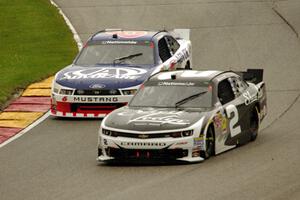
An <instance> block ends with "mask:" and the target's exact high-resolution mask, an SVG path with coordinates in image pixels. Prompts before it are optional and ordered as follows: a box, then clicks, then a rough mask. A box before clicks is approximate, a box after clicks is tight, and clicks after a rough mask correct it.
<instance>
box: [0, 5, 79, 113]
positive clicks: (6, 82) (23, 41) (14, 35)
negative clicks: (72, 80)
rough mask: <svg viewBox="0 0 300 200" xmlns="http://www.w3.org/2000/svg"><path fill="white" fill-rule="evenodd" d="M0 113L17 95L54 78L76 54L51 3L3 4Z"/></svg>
mask: <svg viewBox="0 0 300 200" xmlns="http://www.w3.org/2000/svg"><path fill="white" fill-rule="evenodd" d="M0 11H1V12H0V21H1V23H0V73H1V74H0V88H1V89H0V109H1V108H3V105H4V104H5V102H6V101H8V100H9V99H10V98H11V97H12V95H13V94H14V93H16V91H18V90H19V89H24V88H26V86H28V85H29V84H30V83H33V82H35V81H39V80H42V79H44V78H46V77H48V76H50V75H53V74H54V73H55V72H57V71H58V70H59V69H61V68H62V67H64V66H66V65H68V64H70V63H71V62H72V60H73V58H74V57H75V55H76V53H77V51H78V50H77V46H76V43H75V41H74V40H73V35H72V33H71V31H70V30H69V28H68V27H67V25H66V24H65V22H64V20H63V17H62V16H61V15H60V14H59V13H58V10H57V9H56V8H55V7H54V6H52V5H51V3H50V2H49V0H1V1H0Z"/></svg>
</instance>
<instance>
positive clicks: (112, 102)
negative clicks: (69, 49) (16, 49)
mask: <svg viewBox="0 0 300 200" xmlns="http://www.w3.org/2000/svg"><path fill="white" fill-rule="evenodd" d="M181 36H182V37H184V38H185V39H184V38H182V37H181ZM188 37H189V32H188V30H185V29H178V30H174V31H172V32H168V31H123V30H121V29H109V30H108V29H106V30H103V31H99V32H97V33H96V34H94V35H93V36H91V37H90V38H89V39H88V41H87V43H86V44H85V45H84V47H83V48H82V50H81V51H80V52H79V54H78V56H77V57H76V58H75V60H74V62H73V64H71V65H70V66H67V67H66V68H64V69H62V70H61V71H59V72H58V73H57V74H56V76H55V80H54V81H53V84H52V95H51V109H50V110H51V115H53V116H58V117H104V116H105V115H106V114H108V113H109V112H111V111H112V110H114V109H116V108H119V107H122V106H124V105H126V104H127V103H128V101H129V100H130V99H131V98H132V96H133V94H134V93H135V92H136V91H137V89H138V88H139V86H140V85H141V84H142V83H143V82H144V81H145V80H146V79H147V78H148V77H149V76H150V75H152V74H154V73H157V72H159V71H166V70H174V69H176V68H184V69H190V68H191V64H192V63H191V62H192V60H191V42H190V40H189V39H188Z"/></svg>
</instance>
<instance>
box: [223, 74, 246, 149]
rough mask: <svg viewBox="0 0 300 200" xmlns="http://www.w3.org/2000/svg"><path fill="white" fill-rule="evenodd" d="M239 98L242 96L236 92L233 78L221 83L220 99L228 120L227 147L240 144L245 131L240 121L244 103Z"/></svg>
mask: <svg viewBox="0 0 300 200" xmlns="http://www.w3.org/2000/svg"><path fill="white" fill-rule="evenodd" d="M239 97H240V94H238V92H237V91H236V88H235V86H234V84H233V79H232V77H230V78H226V79H224V80H222V81H220V82H219V84H218V99H219V101H220V103H221V104H222V107H223V112H224V113H225V116H226V119H227V122H226V123H227V133H226V134H227V138H226V140H225V145H229V146H232V145H236V144H238V143H239V140H240V137H241V134H242V130H243V129H242V128H243V127H242V126H241V120H240V115H241V114H242V113H241V109H240V107H241V106H242V104H243V103H244V102H243V101H242V100H241V98H239Z"/></svg>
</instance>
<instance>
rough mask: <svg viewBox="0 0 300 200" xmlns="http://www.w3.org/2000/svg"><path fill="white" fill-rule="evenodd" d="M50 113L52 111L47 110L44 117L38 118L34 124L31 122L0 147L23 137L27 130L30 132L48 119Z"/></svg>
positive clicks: (0, 146)
mask: <svg viewBox="0 0 300 200" xmlns="http://www.w3.org/2000/svg"><path fill="white" fill-rule="evenodd" d="M49 115H50V112H49V111H48V112H46V113H45V114H44V115H43V116H42V117H40V118H39V119H37V120H36V121H35V122H33V123H32V124H30V125H29V126H27V127H26V128H24V129H23V130H21V131H20V132H19V133H17V134H16V135H14V136H13V137H11V138H9V139H8V140H6V141H5V142H3V143H1V144H0V148H2V147H4V146H5V145H7V144H9V143H11V142H12V141H14V140H16V139H18V138H19V137H21V136H22V135H24V134H25V133H26V132H28V131H29V130H31V129H32V128H34V127H35V126H37V125H38V124H39V123H41V122H42V121H44V120H45V119H47V118H48V117H49Z"/></svg>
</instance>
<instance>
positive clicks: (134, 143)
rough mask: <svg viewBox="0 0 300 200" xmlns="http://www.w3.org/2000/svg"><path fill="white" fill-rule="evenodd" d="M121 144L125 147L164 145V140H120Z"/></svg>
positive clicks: (165, 144)
mask: <svg viewBox="0 0 300 200" xmlns="http://www.w3.org/2000/svg"><path fill="white" fill-rule="evenodd" d="M121 146H123V147H124V146H125V147H165V146H167V143H165V142H121Z"/></svg>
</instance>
